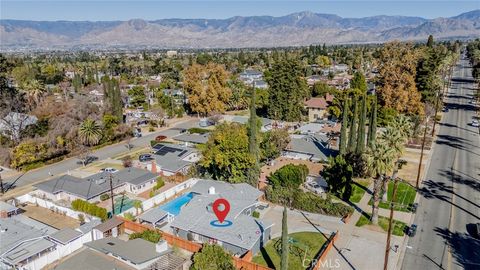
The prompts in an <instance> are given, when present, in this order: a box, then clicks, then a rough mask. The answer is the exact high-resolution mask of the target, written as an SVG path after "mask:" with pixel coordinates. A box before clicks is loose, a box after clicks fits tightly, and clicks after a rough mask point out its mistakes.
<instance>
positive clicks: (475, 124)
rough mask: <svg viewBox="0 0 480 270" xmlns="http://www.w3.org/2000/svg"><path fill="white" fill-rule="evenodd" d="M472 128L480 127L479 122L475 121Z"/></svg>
mask: <svg viewBox="0 0 480 270" xmlns="http://www.w3.org/2000/svg"><path fill="white" fill-rule="evenodd" d="M472 126H473V127H480V123H479V122H478V120H473V121H472Z"/></svg>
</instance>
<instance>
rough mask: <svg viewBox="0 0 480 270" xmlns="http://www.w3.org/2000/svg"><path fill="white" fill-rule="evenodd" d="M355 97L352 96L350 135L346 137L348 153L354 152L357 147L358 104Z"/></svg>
mask: <svg viewBox="0 0 480 270" xmlns="http://www.w3.org/2000/svg"><path fill="white" fill-rule="evenodd" d="M357 103H358V102H357V97H354V98H353V117H352V122H351V123H350V136H349V139H348V149H347V151H348V153H353V152H355V150H356V148H357V125H358V104H357Z"/></svg>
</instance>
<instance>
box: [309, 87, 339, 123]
mask: <svg viewBox="0 0 480 270" xmlns="http://www.w3.org/2000/svg"><path fill="white" fill-rule="evenodd" d="M332 101H333V95H330V94H327V95H326V97H314V98H310V99H309V100H307V101H305V102H304V105H305V108H306V109H307V110H308V121H309V122H315V121H317V120H321V119H324V118H326V116H327V109H328V106H329V102H332Z"/></svg>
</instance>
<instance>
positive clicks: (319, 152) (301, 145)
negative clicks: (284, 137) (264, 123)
mask: <svg viewBox="0 0 480 270" xmlns="http://www.w3.org/2000/svg"><path fill="white" fill-rule="evenodd" d="M324 139H325V138H324V137H323V136H322V135H319V136H293V137H292V138H291V140H290V143H289V144H288V146H287V148H286V149H285V151H289V152H297V153H302V154H308V155H312V159H314V160H319V161H325V160H327V159H328V157H329V156H332V155H333V154H334V152H335V151H333V150H331V149H328V148H326V146H327V144H326V142H324V141H323V140H324Z"/></svg>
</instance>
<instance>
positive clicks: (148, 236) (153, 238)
mask: <svg viewBox="0 0 480 270" xmlns="http://www.w3.org/2000/svg"><path fill="white" fill-rule="evenodd" d="M137 238H142V239H143V240H147V241H149V242H152V243H158V241H160V239H162V235H161V234H160V233H159V232H158V231H153V230H146V231H143V232H141V233H132V234H130V236H129V239H130V240H132V239H137Z"/></svg>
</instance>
